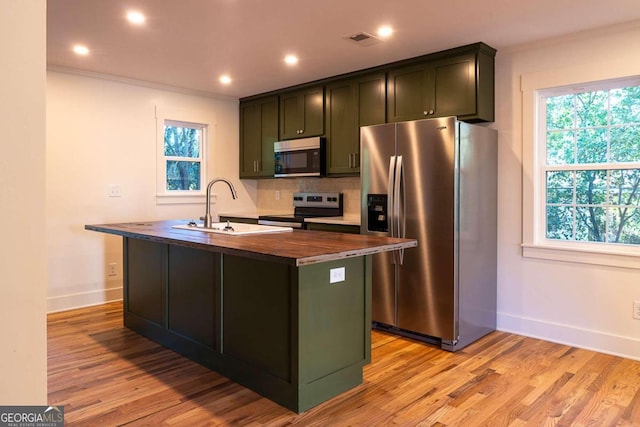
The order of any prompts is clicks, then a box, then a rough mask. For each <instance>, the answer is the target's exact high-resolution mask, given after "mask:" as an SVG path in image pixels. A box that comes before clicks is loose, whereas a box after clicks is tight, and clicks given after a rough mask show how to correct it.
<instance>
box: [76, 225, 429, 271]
mask: <svg viewBox="0 0 640 427" xmlns="http://www.w3.org/2000/svg"><path fill="white" fill-rule="evenodd" d="M187 222H188V221H184V220H176V221H156V222H134V223H122V224H99V225H85V229H86V230H91V231H98V232H102V233H108V234H115V235H118V236H123V237H131V238H136V239H143V240H151V241H155V242H158V243H168V244H175V245H180V246H190V247H194V248H197V249H202V250H211V251H214V252H220V253H223V254H228V255H238V256H244V257H249V258H254V259H261V260H265V261H270V262H278V263H285V264H291V265H295V266H302V265H307V264H314V263H318V262H325V261H332V260H338V259H343V258H350V257H355V256H363V255H370V254H374V253H379V252H387V251H392V250H396V249H406V248H411V247H414V246H417V244H418V242H417V241H416V240H414V239H399V238H390V237H382V236H374V235H361V234H346V233H333V232H324V231H309V230H293V231H289V232H278V233H263V234H250V235H241V236H230V235H223V234H219V233H208V232H204V231H192V230H183V229H176V228H171V227H172V226H173V225H178V224H186V223H187Z"/></svg>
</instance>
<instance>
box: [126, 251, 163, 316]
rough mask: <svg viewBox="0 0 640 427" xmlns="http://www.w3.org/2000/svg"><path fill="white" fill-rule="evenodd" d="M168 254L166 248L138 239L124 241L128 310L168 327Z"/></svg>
mask: <svg viewBox="0 0 640 427" xmlns="http://www.w3.org/2000/svg"><path fill="white" fill-rule="evenodd" d="M166 254H167V246H166V245H158V244H157V243H153V242H148V241H145V240H138V239H130V240H129V239H125V241H124V247H123V260H124V303H125V306H124V310H125V312H127V313H131V314H132V315H134V316H136V317H139V318H140V319H144V321H147V322H151V323H153V324H155V325H158V326H164V324H165V320H166V319H165V310H166V298H165V282H166V271H165V269H164V268H163V265H164V264H163V263H164V259H165V257H166Z"/></svg>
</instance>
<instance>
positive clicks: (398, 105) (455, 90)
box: [387, 45, 495, 122]
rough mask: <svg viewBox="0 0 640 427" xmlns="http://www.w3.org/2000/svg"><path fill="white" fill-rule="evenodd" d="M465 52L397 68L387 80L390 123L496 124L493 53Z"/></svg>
mask: <svg viewBox="0 0 640 427" xmlns="http://www.w3.org/2000/svg"><path fill="white" fill-rule="evenodd" d="M482 46H484V45H481V46H478V48H477V49H474V50H475V51H473V52H468V51H467V52H461V53H458V54H454V55H452V56H447V57H442V58H437V59H432V60H429V61H425V62H423V63H419V64H415V65H408V66H402V67H397V68H393V69H391V70H390V71H389V74H388V78H387V119H388V121H389V122H399V121H405V120H417V119H426V118H430V117H443V116H457V117H458V118H459V119H460V120H464V121H470V122H481V121H493V119H494V80H493V75H494V72H493V62H494V61H493V58H494V55H495V51H494V50H493V49H481V47H482Z"/></svg>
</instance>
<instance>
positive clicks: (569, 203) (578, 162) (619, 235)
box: [538, 80, 640, 246]
mask: <svg viewBox="0 0 640 427" xmlns="http://www.w3.org/2000/svg"><path fill="white" fill-rule="evenodd" d="M539 95H540V98H539V103H538V106H539V119H540V126H541V128H540V131H539V132H538V147H539V149H540V157H539V158H540V159H541V161H540V174H539V177H538V178H539V179H541V180H542V182H541V183H540V184H541V188H544V191H542V194H543V195H544V201H543V203H542V205H543V206H544V215H542V219H543V222H544V228H543V230H544V237H545V238H546V239H549V240H555V241H565V242H589V243H594V244H595V243H597V244H614V245H638V246H640V82H639V81H637V80H636V81H631V80H627V81H608V82H601V83H597V84H590V85H584V86H582V87H580V88H574V87H567V88H561V89H554V90H543V91H540V92H539Z"/></svg>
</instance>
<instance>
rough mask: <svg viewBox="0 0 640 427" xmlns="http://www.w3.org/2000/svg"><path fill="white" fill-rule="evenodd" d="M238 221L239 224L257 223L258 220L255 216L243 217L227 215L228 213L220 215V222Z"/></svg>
mask: <svg viewBox="0 0 640 427" xmlns="http://www.w3.org/2000/svg"><path fill="white" fill-rule="evenodd" d="M225 221H229V222H238V223H240V224H257V223H258V220H257V219H256V218H244V217H240V216H229V215H220V222H225Z"/></svg>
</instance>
